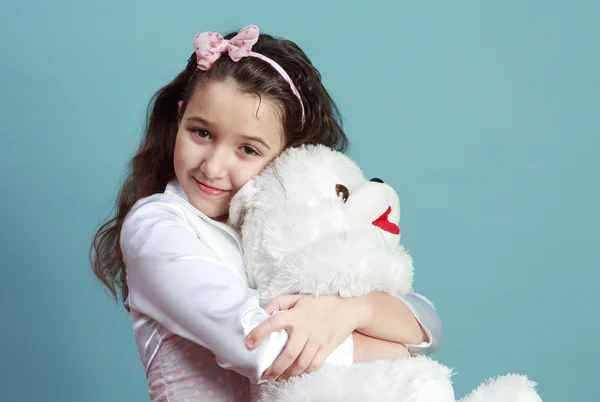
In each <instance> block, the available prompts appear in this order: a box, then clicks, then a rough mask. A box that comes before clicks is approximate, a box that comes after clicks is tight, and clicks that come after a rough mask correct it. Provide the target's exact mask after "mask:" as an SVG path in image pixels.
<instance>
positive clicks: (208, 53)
mask: <svg viewBox="0 0 600 402" xmlns="http://www.w3.org/2000/svg"><path fill="white" fill-rule="evenodd" d="M258 36H259V30H258V27H257V26H256V25H248V26H247V27H245V28H243V29H242V30H241V31H240V32H238V34H237V35H235V36H234V37H233V38H231V39H230V40H227V39H224V38H223V35H221V34H219V33H215V32H203V33H201V34H199V35H196V37H195V38H194V49H196V58H197V61H198V68H199V69H200V70H202V71H207V70H209V69H210V68H211V67H212V65H213V63H214V62H215V61H217V59H218V58H219V57H221V54H222V53H228V54H229V58H230V59H231V60H233V61H234V62H237V61H239V60H240V59H241V58H242V57H246V56H250V57H256V58H257V59H261V60H264V61H266V62H267V63H269V64H270V65H271V66H273V68H274V69H275V70H277V72H278V73H279V74H281V76H282V77H283V78H284V79H285V80H286V81H287V82H288V84H290V88H291V89H292V92H293V93H294V95H296V97H297V98H298V100H299V101H300V107H301V108H302V123H304V104H303V103H302V99H301V98H300V93H299V92H298V89H296V86H295V85H294V83H293V82H292V79H291V78H290V76H289V75H288V74H287V73H286V72H285V70H284V69H283V68H281V66H280V65H279V64H277V63H276V62H275V61H273V60H271V59H269V58H268V57H266V56H263V55H262V54H260V53H255V52H253V51H252V46H254V44H255V43H256V42H257V41H258Z"/></svg>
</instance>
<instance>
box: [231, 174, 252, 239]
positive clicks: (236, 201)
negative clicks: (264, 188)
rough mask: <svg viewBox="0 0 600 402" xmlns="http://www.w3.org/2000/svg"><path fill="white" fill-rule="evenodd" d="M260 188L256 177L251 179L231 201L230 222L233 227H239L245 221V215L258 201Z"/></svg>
mask: <svg viewBox="0 0 600 402" xmlns="http://www.w3.org/2000/svg"><path fill="white" fill-rule="evenodd" d="M257 192H258V188H257V187H256V184H255V179H250V180H248V182H247V183H246V184H244V185H243V186H242V188H240V189H239V191H238V192H237V193H236V194H235V195H234V196H233V198H232V199H231V202H230V203H229V218H228V221H227V222H228V223H229V225H230V226H231V227H233V228H236V229H239V228H240V227H241V226H242V224H243V223H244V217H245V216H246V214H247V213H248V211H249V210H250V208H251V207H252V206H253V205H254V203H255V202H256V199H257V197H256V194H257Z"/></svg>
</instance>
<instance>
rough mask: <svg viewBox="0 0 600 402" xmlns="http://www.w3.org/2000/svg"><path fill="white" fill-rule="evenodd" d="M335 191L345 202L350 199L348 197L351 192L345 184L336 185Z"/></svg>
mask: <svg viewBox="0 0 600 402" xmlns="http://www.w3.org/2000/svg"><path fill="white" fill-rule="evenodd" d="M335 193H336V194H337V196H338V197H339V198H340V199H341V200H342V201H343V202H344V204H345V203H346V200H348V197H349V196H350V192H349V191H348V188H347V187H346V186H344V185H343V184H336V185H335Z"/></svg>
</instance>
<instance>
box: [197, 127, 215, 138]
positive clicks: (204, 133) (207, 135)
mask: <svg viewBox="0 0 600 402" xmlns="http://www.w3.org/2000/svg"><path fill="white" fill-rule="evenodd" d="M192 132H193V133H194V134H195V135H197V136H198V137H200V138H204V139H206V140H210V139H211V137H212V136H211V135H210V133H209V132H208V131H206V130H205V129H203V128H198V129H193V130H192Z"/></svg>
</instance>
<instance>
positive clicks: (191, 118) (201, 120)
mask: <svg viewBox="0 0 600 402" xmlns="http://www.w3.org/2000/svg"><path fill="white" fill-rule="evenodd" d="M186 120H191V121H195V122H197V123H200V124H202V125H208V122H207V121H206V120H204V119H203V118H202V117H199V116H190V117H188V118H187V119H186Z"/></svg>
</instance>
